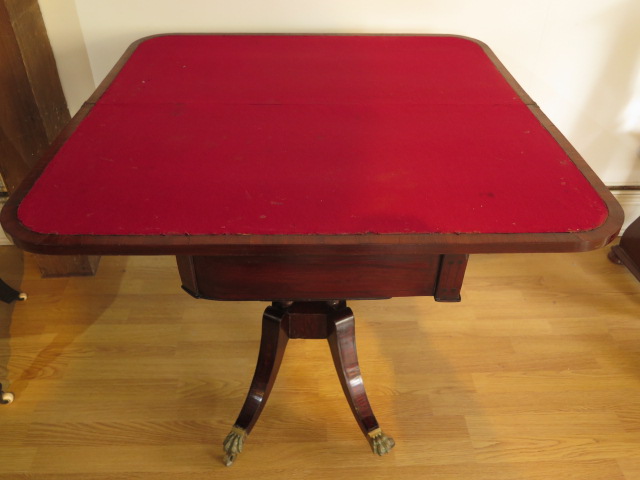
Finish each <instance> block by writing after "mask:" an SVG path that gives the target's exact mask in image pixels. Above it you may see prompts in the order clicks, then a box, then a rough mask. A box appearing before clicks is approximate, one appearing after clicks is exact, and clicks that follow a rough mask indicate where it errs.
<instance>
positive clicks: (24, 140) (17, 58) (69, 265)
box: [0, 0, 99, 276]
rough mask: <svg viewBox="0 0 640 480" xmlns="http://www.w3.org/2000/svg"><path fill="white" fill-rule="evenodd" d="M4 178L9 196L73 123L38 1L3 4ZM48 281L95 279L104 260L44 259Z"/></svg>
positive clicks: (1, 0)
mask: <svg viewBox="0 0 640 480" xmlns="http://www.w3.org/2000/svg"><path fill="white" fill-rule="evenodd" d="M0 65H2V72H3V74H2V77H1V78H0V105H2V108H1V109H0V175H1V176H2V178H3V179H4V181H5V184H6V186H7V190H8V191H9V193H12V192H13V191H15V190H16V189H17V187H18V185H19V184H20V182H22V180H23V179H24V178H25V177H26V176H27V173H28V172H29V170H30V169H31V168H32V167H33V166H34V165H35V164H36V163H37V162H38V160H39V159H40V158H41V157H42V156H43V155H44V154H45V152H46V150H47V148H48V147H49V145H50V144H51V143H52V142H53V141H54V139H55V138H56V137H57V135H58V134H59V133H60V132H61V131H62V129H63V127H64V126H65V125H66V124H67V123H68V122H69V121H70V115H69V110H68V109H67V104H66V101H65V98H64V93H63V92H62V86H61V85H60V79H59V77H58V72H57V69H56V62H55V59H54V57H53V52H52V50H51V45H50V44H49V38H48V36H47V31H46V28H45V25H44V21H43V19H42V14H41V12H40V7H39V6H38V2H37V0H0ZM38 258H39V259H40V268H41V270H42V272H43V274H44V275H46V276H64V275H92V274H93V273H95V269H96V267H97V262H98V260H99V257H86V256H82V255H79V256H73V257H60V258H55V259H53V258H48V257H45V256H39V257H38Z"/></svg>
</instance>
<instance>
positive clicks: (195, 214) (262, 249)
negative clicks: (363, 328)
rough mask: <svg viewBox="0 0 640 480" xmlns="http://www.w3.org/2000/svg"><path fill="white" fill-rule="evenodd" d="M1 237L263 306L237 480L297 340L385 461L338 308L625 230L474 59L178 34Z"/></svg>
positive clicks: (351, 336) (39, 181) (41, 183)
mask: <svg viewBox="0 0 640 480" xmlns="http://www.w3.org/2000/svg"><path fill="white" fill-rule="evenodd" d="M1 221H2V225H3V227H4V228H5V230H6V232H7V233H8V234H9V235H10V236H11V238H12V239H13V241H14V242H15V243H16V245H18V246H19V247H21V248H23V249H25V250H29V251H32V252H37V253H44V254H60V255H64V254H100V255H108V254H113V255H120V254H126V255H155V254H162V255H166V254H170V255H175V256H176V257H177V263H178V268H179V272H180V276H181V279H182V283H183V286H184V289H185V290H186V291H187V292H189V293H190V294H191V295H193V296H194V297H196V298H206V299H217V300H268V301H271V302H272V305H271V306H269V307H268V308H266V310H265V312H264V316H263V320H262V321H263V332H262V341H261V345H260V351H259V359H258V364H257V367H256V371H255V376H254V378H253V381H252V384H251V386H250V391H249V394H248V396H247V399H246V401H245V403H244V406H243V407H242V409H241V413H240V415H239V417H238V419H237V420H236V423H235V425H234V426H233V429H232V432H231V433H230V434H229V436H228V437H227V439H226V440H225V442H224V450H225V452H226V455H227V456H226V461H227V463H228V464H230V463H231V462H233V460H234V459H235V457H236V455H237V454H238V453H239V452H240V451H241V449H242V445H243V442H244V440H245V438H246V436H247V435H248V434H249V432H250V431H251V429H252V427H253V425H254V424H255V422H256V421H257V419H258V416H259V415H260V412H261V411H262V408H263V407H264V405H265V402H266V401H267V398H268V396H269V392H270V391H271V388H272V386H273V383H274V381H275V377H276V374H277V372H278V367H279V365H280V362H281V360H282V355H283V352H284V349H285V346H286V343H287V340H288V339H289V338H326V339H328V341H329V345H330V348H331V352H332V354H333V359H334V363H335V366H336V370H337V372H338V376H339V377H340V380H341V383H342V387H343V389H344V392H345V394H346V397H347V400H348V401H349V404H350V405H351V408H352V411H353V414H354V416H355V418H356V420H357V422H358V424H359V426H360V428H361V429H362V432H363V433H364V434H365V436H366V438H367V439H368V440H369V442H370V444H371V447H372V449H373V451H374V452H375V453H378V454H383V453H386V452H387V451H389V450H390V449H391V448H392V447H393V440H392V439H391V437H388V436H386V435H385V434H384V433H383V432H382V430H381V429H380V427H379V425H378V422H377V421H376V419H375V417H374V415H373V412H372V409H371V406H370V405H369V401H368V399H367V396H366V393H365V390H364V386H363V383H362V379H361V376H360V369H359V367H358V359H357V355H356V349H355V333H354V332H355V331H354V316H353V313H352V311H351V310H350V309H349V308H348V307H347V304H346V301H347V300H349V299H356V298H357V299H360V298H367V299H382V298H388V297H394V296H414V295H427V296H433V297H435V299H436V300H438V301H458V300H460V288H461V285H462V281H463V277H464V272H465V267H466V264H467V258H468V255H469V254H472V253H489V252H491V253H495V252H568V251H578V250H587V249H593V248H598V247H601V246H603V245H605V244H607V243H608V242H609V241H610V240H611V239H612V238H613V237H614V236H615V235H616V234H617V232H618V230H619V228H620V226H621V223H622V212H621V209H620V206H619V205H618V204H617V203H616V201H615V200H614V199H613V197H612V196H611V195H610V194H609V192H608V191H607V189H606V188H605V187H604V186H603V185H602V183H601V182H600V180H599V179H598V178H597V177H596V176H595V174H594V173H593V172H592V171H591V170H590V169H589V167H588V166H587V165H586V163H585V162H584V160H583V159H582V158H581V157H580V155H579V154H578V153H577V152H576V151H575V150H574V149H573V148H572V147H571V145H570V144H569V143H568V142H567V140H566V139H565V138H564V137H563V136H562V135H561V134H560V133H559V132H558V130H557V129H556V128H555V127H554V126H553V125H552V124H551V122H550V121H549V120H548V119H547V118H546V117H545V116H544V114H543V113H542V112H541V111H540V109H539V108H538V107H537V105H536V104H535V103H534V102H533V101H532V100H531V99H530V98H529V96H528V95H527V94H526V93H525V92H524V91H523V90H522V88H521V87H520V86H519V85H518V84H517V83H516V82H515V80H514V79H513V78H512V77H511V75H509V73H508V72H507V71H506V70H505V68H504V67H503V66H502V65H501V64H500V62H499V61H498V60H497V59H496V57H495V56H494V55H493V54H492V53H491V51H490V50H489V49H488V48H487V47H486V46H485V45H483V44H482V43H480V42H478V41H475V40H472V39H468V38H462V37H456V36H377V35H371V36H362V35H361V36H358V35H353V36H352V35H345V36H339V35H338V36H327V35H298V36H296V35H165V36H157V37H151V38H148V39H143V40H141V41H139V42H136V43H135V44H133V45H132V46H131V48H130V49H129V50H128V51H127V52H126V53H125V54H124V56H123V58H122V59H121V60H120V62H119V63H118V64H117V65H116V66H115V67H114V69H113V71H112V72H111V74H110V75H109V76H108V78H107V79H106V80H105V81H104V82H103V83H102V85H101V86H100V87H99V88H98V90H97V91H96V93H95V94H94V95H93V96H92V97H91V98H90V99H89V100H88V101H87V102H86V103H85V105H84V106H83V107H82V109H81V110H80V112H79V113H78V114H77V115H76V117H75V118H74V119H73V121H72V122H71V124H70V125H69V126H68V128H67V129H66V130H65V131H64V132H63V133H62V134H61V136H60V137H59V138H58V140H57V141H56V142H55V145H54V146H53V147H52V149H51V150H50V151H49V153H48V154H47V155H46V157H45V158H44V159H43V160H42V163H41V164H40V166H39V167H38V168H36V169H35V171H33V172H32V173H31V175H30V176H29V177H28V179H27V180H26V181H25V182H24V184H23V185H22V186H21V187H20V189H19V190H18V191H17V192H16V193H15V194H14V195H13V196H12V197H11V199H10V200H9V202H8V203H7V205H6V207H5V208H4V210H3V211H2V216H1Z"/></svg>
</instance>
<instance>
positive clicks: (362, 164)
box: [19, 36, 607, 235]
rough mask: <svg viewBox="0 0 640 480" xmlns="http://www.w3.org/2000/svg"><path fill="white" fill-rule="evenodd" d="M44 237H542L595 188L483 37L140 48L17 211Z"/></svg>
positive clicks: (587, 215)
mask: <svg viewBox="0 0 640 480" xmlns="http://www.w3.org/2000/svg"><path fill="white" fill-rule="evenodd" d="M19 217H20V220H21V221H22V222H23V223H24V224H25V225H26V226H27V227H28V228H30V229H32V230H34V231H37V232H41V233H58V234H69V235H75V234H96V235H114V234H115V235H122V234H135V235H150V234H161V235H162V234H164V235H173V234H179V235H184V234H189V235H206V234H364V233H452V232H461V233H476V232H477V233H523V232H524V233H540V232H567V231H583V230H590V229H593V228H595V227H597V226H599V225H600V224H602V222H603V221H604V220H605V219H606V217H607V209H606V206H605V205H604V203H603V202H602V200H601V199H600V198H599V196H598V194H597V193H596V192H595V191H594V190H593V188H592V187H591V186H590V185H589V183H588V182H587V181H586V179H585V178H584V177H583V175H582V173H581V172H580V171H579V170H578V169H577V168H576V167H575V165H574V164H573V163H572V162H571V160H570V159H569V158H568V156H567V154H566V153H565V152H564V151H563V150H562V148H561V147H560V146H559V145H558V144H557V142H556V141H555V140H554V139H553V138H552V137H551V136H550V134H549V133H548V132H547V131H546V130H545V129H544V128H543V127H542V126H541V125H540V124H539V122H538V120H537V119H536V118H535V117H534V116H533V114H532V113H531V112H530V111H529V108H528V107H527V106H526V105H525V104H524V103H523V102H522V101H521V100H520V99H518V97H517V95H516V94H515V92H514V91H513V90H512V89H511V88H510V87H509V86H508V84H507V83H506V82H505V81H504V79H503V78H502V76H501V75H500V73H499V72H498V71H497V69H496V68H495V66H494V65H493V63H492V62H491V61H490V59H489V58H488V57H487V56H486V55H485V54H484V52H483V51H482V49H481V48H480V47H479V46H478V45H477V44H475V43H473V42H470V41H467V40H464V39H459V38H455V37H313V36H312V37H288V36H282V37H280V36H276V37H253V36H248V37H242V36H228V37H227V36H223V37H215V36H212V37H209V36H204V37H200V36H172V37H158V38H155V39H152V40H149V41H147V42H144V43H142V44H141V46H140V47H139V48H138V50H137V51H136V52H135V53H134V54H133V56H132V57H131V59H130V60H129V62H128V63H127V65H125V67H124V68H123V70H122V71H121V73H120V75H119V76H118V77H117V78H116V79H115V81H114V82H113V83H112V85H111V87H110V89H109V90H107V92H106V93H105V94H104V95H103V97H102V98H101V99H100V100H99V102H98V104H97V105H96V106H95V107H94V108H93V110H92V111H91V113H90V114H89V115H88V117H86V118H85V119H84V121H83V122H82V124H81V125H80V126H79V127H78V129H77V130H76V132H75V133H74V135H73V136H72V137H71V138H70V139H69V140H68V141H67V142H66V143H65V145H64V146H63V147H62V148H61V149H60V151H59V152H58V154H57V155H56V156H55V157H54V158H53V160H52V161H51V162H50V164H49V166H48V167H47V169H46V170H45V171H44V173H43V174H42V176H41V178H40V179H39V180H38V182H37V183H36V184H35V185H34V187H33V188H32V190H31V191H30V193H29V194H28V195H27V197H26V198H25V199H24V200H23V202H22V204H21V206H20V209H19Z"/></svg>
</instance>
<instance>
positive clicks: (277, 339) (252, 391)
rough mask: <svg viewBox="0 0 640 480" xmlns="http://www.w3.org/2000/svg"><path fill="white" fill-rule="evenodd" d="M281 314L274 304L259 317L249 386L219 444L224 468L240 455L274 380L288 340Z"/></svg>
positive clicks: (281, 309) (283, 313) (281, 311)
mask: <svg viewBox="0 0 640 480" xmlns="http://www.w3.org/2000/svg"><path fill="white" fill-rule="evenodd" d="M285 314H286V312H285V310H284V308H282V307H281V306H280V305H278V304H275V303H274V305H273V306H270V307H267V308H266V309H265V311H264V314H263V316H262V338H261V340H260V353H259V354H258V363H257V365H256V370H255V373H254V375H253V380H252V381H251V387H250V388H249V393H248V395H247V398H246V400H245V401H244V405H243V406H242V410H241V411H240V415H238V419H237V420H236V423H235V424H234V425H233V428H232V429H231V433H229V435H227V438H226V439H225V441H224V443H223V446H224V452H225V460H224V461H225V464H226V465H227V466H230V465H231V464H232V463H233V462H234V460H235V459H236V457H237V456H238V454H239V453H240V452H242V447H243V444H244V440H245V439H246V437H247V435H249V433H251V429H252V428H253V426H254V425H255V423H256V422H257V421H258V418H259V417H260V413H262V409H263V408H264V406H265V404H266V403H267V399H268V398H269V394H270V393H271V389H272V388H273V384H274V383H275V381H276V376H277V375H278V370H279V369H280V364H281V363H282V357H283V356H284V350H285V348H286V346H287V341H288V340H289V337H288V335H287V326H286V325H284V321H283V319H284V318H285Z"/></svg>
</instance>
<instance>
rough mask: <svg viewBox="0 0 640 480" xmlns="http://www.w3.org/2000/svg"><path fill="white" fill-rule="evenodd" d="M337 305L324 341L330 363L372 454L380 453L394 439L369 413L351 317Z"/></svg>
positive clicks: (382, 452) (388, 448) (393, 443)
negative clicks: (330, 357) (385, 432)
mask: <svg viewBox="0 0 640 480" xmlns="http://www.w3.org/2000/svg"><path fill="white" fill-rule="evenodd" d="M341 306H342V307H343V308H339V309H337V310H336V313H335V314H333V315H332V316H331V317H330V318H329V319H328V322H327V323H328V325H327V326H328V331H329V336H328V338H327V340H328V341H329V346H330V347H331V355H332V357H333V363H334V365H335V367H336V371H337V372H338V377H339V378H340V383H341V384H342V389H343V390H344V394H345V396H346V397H347V401H348V402H349V406H350V407H351V411H352V412H353V416H354V417H355V418H356V421H357V422H358V425H359V426H360V429H361V430H362V433H364V435H365V437H366V438H367V440H368V441H369V444H370V445H371V449H372V450H373V453H376V454H378V455H384V454H385V453H388V452H389V451H390V450H391V449H392V448H393V447H394V445H395V442H394V440H393V438H391V437H388V436H387V435H385V434H384V433H383V432H382V430H381V429H380V426H379V425H378V421H377V420H376V417H375V416H374V415H373V410H372V409H371V405H370V404H369V399H368V398H367V392H366V391H365V389H364V383H363V381H362V375H361V374H360V365H359V363H358V353H357V350H356V335H355V318H354V316H353V312H352V311H351V309H350V308H347V307H345V306H344V304H342V305H341Z"/></svg>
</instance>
